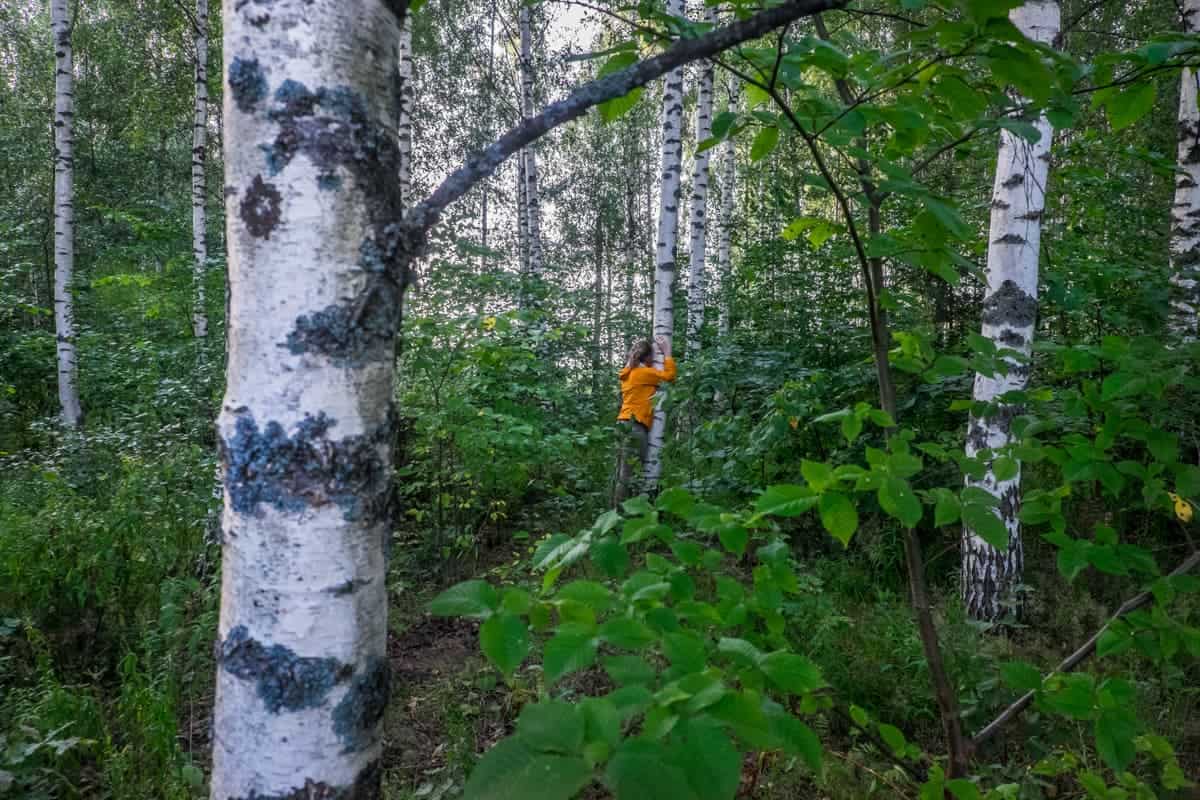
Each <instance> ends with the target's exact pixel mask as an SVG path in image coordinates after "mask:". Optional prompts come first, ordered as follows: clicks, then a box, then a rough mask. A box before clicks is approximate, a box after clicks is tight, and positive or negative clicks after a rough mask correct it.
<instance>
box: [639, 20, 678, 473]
mask: <svg viewBox="0 0 1200 800" xmlns="http://www.w3.org/2000/svg"><path fill="white" fill-rule="evenodd" d="M667 13H668V14H671V15H673V16H676V17H683V16H684V4H683V0H668V3H667ZM662 129H663V139H662V178H661V182H660V185H659V201H658V246H657V248H656V249H655V268H654V335H655V336H665V337H666V338H667V341H671V340H672V339H673V336H674V332H675V306H674V300H673V293H674V291H675V247H676V236H677V233H678V229H679V197H680V194H681V191H682V189H681V186H680V173H681V172H682V170H683V70H682V69H681V68H678V67H677V68H675V69H673V70H671V72H669V73H668V74H667V77H666V81H665V82H664V84H663V100H662ZM654 366H656V367H658V368H659V369H662V366H663V356H662V353H661V352H658V348H655V355H654ZM658 394H659V395H660V396H659V397H657V398H656V406H655V409H654V422H653V423H652V424H651V426H650V441H649V445H648V446H647V448H646V465H645V469H644V472H643V485H644V486H645V487H646V488H647V489H648V490H649V491H650V492H654V491H655V490H656V489H657V486H658V479H659V477H660V476H661V475H662V446H663V433H664V431H665V429H666V422H667V415H666V412H665V411H663V407H662V399H663V397H662V395H665V387H663V386H660V387H659V389H658Z"/></svg>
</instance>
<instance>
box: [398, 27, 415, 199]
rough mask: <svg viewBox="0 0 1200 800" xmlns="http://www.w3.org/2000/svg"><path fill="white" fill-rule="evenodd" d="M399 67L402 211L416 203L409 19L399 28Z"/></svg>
mask: <svg viewBox="0 0 1200 800" xmlns="http://www.w3.org/2000/svg"><path fill="white" fill-rule="evenodd" d="M399 45H400V63H399V65H398V67H397V69H398V71H399V81H400V95H399V98H398V101H399V110H398V113H397V114H396V138H397V141H398V142H399V145H400V169H399V171H398V173H397V179H398V180H399V181H400V204H401V208H407V207H408V206H409V205H411V204H412V202H413V199H414V198H413V188H412V174H413V173H412V153H413V123H412V112H413V44H412V18H411V17H408V16H406V17H405V19H404V24H403V25H402V26H401V28H400V40H399Z"/></svg>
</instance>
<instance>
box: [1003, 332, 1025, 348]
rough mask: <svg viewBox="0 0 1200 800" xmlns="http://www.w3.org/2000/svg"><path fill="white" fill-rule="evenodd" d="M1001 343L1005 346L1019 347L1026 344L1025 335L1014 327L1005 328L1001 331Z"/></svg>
mask: <svg viewBox="0 0 1200 800" xmlns="http://www.w3.org/2000/svg"><path fill="white" fill-rule="evenodd" d="M999 338H1000V344H1002V345H1004V346H1005V347H1011V348H1014V349H1016V348H1018V347H1021V346H1022V345H1024V344H1025V335H1024V334H1022V333H1019V332H1017V331H1014V330H1013V329H1012V328H1005V329H1004V330H1002V331H1000V337H999Z"/></svg>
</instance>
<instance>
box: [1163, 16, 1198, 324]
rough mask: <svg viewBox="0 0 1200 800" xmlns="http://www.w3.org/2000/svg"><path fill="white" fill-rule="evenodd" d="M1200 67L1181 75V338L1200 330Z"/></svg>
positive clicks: (1177, 234) (1176, 235)
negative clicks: (1199, 96) (1199, 105)
mask: <svg viewBox="0 0 1200 800" xmlns="http://www.w3.org/2000/svg"><path fill="white" fill-rule="evenodd" d="M1183 22H1184V30H1185V32H1186V33H1190V34H1196V33H1200V0H1184V3H1183ZM1198 90H1200V71H1197V70H1195V69H1193V68H1190V67H1184V69H1183V71H1182V73H1181V75H1180V79H1179V128H1178V131H1179V146H1178V161H1177V166H1178V169H1179V171H1180V172H1182V173H1184V174H1183V175H1181V176H1180V178H1179V180H1178V181H1177V183H1176V184H1175V202H1174V203H1173V204H1172V206H1171V223H1172V224H1171V278H1170V308H1169V309H1168V313H1167V326H1168V328H1169V329H1170V331H1171V333H1172V334H1173V335H1174V336H1175V337H1176V338H1177V339H1179V340H1180V341H1183V342H1191V341H1194V340H1195V339H1196V336H1197V334H1198V333H1200V330H1198V329H1197V325H1198V323H1200V226H1197V225H1196V223H1195V222H1189V219H1194V218H1195V217H1197V216H1200V108H1197V100H1196V98H1197V93H1198Z"/></svg>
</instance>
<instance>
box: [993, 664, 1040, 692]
mask: <svg viewBox="0 0 1200 800" xmlns="http://www.w3.org/2000/svg"><path fill="white" fill-rule="evenodd" d="M1000 679H1001V680H1003V681H1004V682H1005V683H1006V684H1008V685H1009V686H1011V687H1012V688H1014V689H1016V690H1017V691H1018V692H1031V691H1034V690H1036V689H1040V688H1042V673H1041V672H1039V671H1038V669H1037V667H1035V666H1033V665H1032V664H1027V663H1025V662H1024V661H1006V662H1004V663H1003V664H1001V665H1000Z"/></svg>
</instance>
